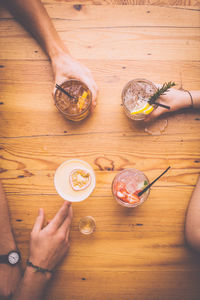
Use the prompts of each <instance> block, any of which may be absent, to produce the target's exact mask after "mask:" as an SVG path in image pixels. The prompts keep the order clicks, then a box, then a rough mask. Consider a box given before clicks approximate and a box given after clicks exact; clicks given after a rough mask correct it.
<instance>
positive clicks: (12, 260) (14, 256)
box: [8, 251, 20, 265]
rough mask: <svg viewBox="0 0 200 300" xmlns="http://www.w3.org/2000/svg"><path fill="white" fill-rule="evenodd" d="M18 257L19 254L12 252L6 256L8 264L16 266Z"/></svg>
mask: <svg viewBox="0 0 200 300" xmlns="http://www.w3.org/2000/svg"><path fill="white" fill-rule="evenodd" d="M19 259H20V256H19V253H18V252H16V251H12V252H10V253H9V254H8V262H9V263H10V264H11V265H16V264H17V263H18V262H19Z"/></svg>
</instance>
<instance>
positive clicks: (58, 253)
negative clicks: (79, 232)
mask: <svg viewBox="0 0 200 300" xmlns="http://www.w3.org/2000/svg"><path fill="white" fill-rule="evenodd" d="M72 216H73V213H72V206H71V204H70V203H69V202H67V201H65V202H64V204H63V205H62V207H61V208H60V210H59V211H58V212H57V214H56V215H55V217H54V218H53V219H52V220H51V221H50V222H49V223H48V225H47V226H45V227H43V225H44V211H43V209H40V210H39V215H38V217H37V219H36V221H35V224H34V226H33V229H32V232H31V239H30V255H29V260H30V261H31V262H32V263H33V264H34V265H36V266H39V267H41V268H44V269H49V270H52V269H53V268H54V267H55V266H56V265H57V264H58V263H59V262H60V261H61V260H62V259H63V257H64V256H65V255H66V253H67V250H68V248H69V231H70V224H71V221H72Z"/></svg>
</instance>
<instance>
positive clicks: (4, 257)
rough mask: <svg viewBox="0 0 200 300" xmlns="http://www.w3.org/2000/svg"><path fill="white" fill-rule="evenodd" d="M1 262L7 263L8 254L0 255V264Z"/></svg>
mask: <svg viewBox="0 0 200 300" xmlns="http://www.w3.org/2000/svg"><path fill="white" fill-rule="evenodd" d="M2 263H4V264H5V263H8V254H5V255H0V264H2Z"/></svg>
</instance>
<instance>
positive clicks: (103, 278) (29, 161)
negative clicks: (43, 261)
mask: <svg viewBox="0 0 200 300" xmlns="http://www.w3.org/2000/svg"><path fill="white" fill-rule="evenodd" d="M141 2H142V4H143V5H122V6H121V5H107V4H120V3H125V4H140V1H131V0H130V1H117V0H116V1H111V0H110V1H109V0H107V1H106V0H105V1H103V0H102V1H100V0H99V1H95V0H94V1H92V0H91V1H89V0H86V1H83V0H82V1H79V3H82V4H84V5H83V6H73V5H74V4H76V2H75V1H64V0H63V1H62V0H61V1H60V0H57V1H56V0H45V1H44V3H45V7H46V8H47V10H48V12H49V14H50V16H51V18H52V19H53V22H54V24H55V26H56V28H57V30H58V31H59V33H60V35H61V37H62V39H63V40H64V41H65V43H66V44H67V45H68V47H69V49H70V52H71V53H72V54H73V56H74V57H75V58H77V59H79V60H80V61H81V62H82V63H84V64H85V65H86V66H88V67H89V68H90V69H91V70H92V72H93V74H94V77H95V79H96V82H97V84H98V86H99V89H100V94H99V98H98V106H97V108H96V110H95V112H94V114H93V115H91V116H90V117H89V118H88V119H86V120H85V121H83V122H82V123H81V124H75V123H72V122H69V121H66V120H65V119H64V118H63V117H62V116H61V114H60V113H59V112H58V111H57V109H56V107H55V106H54V104H53V99H52V96H51V91H52V85H53V78H52V71H51V66H50V63H49V60H48V58H47V57H46V55H45V54H44V52H43V51H42V50H41V48H40V47H39V45H38V44H37V42H36V41H35V40H34V39H33V38H32V37H31V36H30V35H29V34H28V33H27V32H25V31H24V29H23V28H22V27H21V26H20V25H19V24H18V23H17V22H16V21H15V20H14V19H13V18H12V17H11V15H10V14H9V13H8V12H7V11H6V10H5V9H4V8H3V7H1V11H0V22H1V23H0V24H1V27H0V49H1V50H0V52H1V53H0V89H1V94H0V104H1V105H0V155H1V156H0V163H1V165H0V167H1V168H0V178H1V180H2V182H3V186H4V188H5V191H6V195H7V198H8V202H9V207H10V211H11V220H12V226H13V229H14V233H15V236H16V240H17V243H18V246H19V248H20V250H21V252H22V256H23V262H25V260H26V258H27V255H28V246H29V234H30V231H31V228H32V226H33V223H34V220H35V218H36V215H37V213H38V208H39V207H43V208H44V209H45V212H46V218H47V219H51V218H52V217H53V215H54V214H55V212H56V211H57V209H58V208H59V207H60V205H61V204H62V202H63V200H62V199H61V198H60V197H59V195H57V193H56V191H55V188H54V185H53V177H54V173H55V170H56V168H57V167H58V166H59V165H60V164H61V163H62V162H63V161H65V160H67V159H69V158H80V159H84V160H86V161H87V162H88V163H90V164H91V165H92V166H93V168H94V170H95V173H96V179H97V185H96V189H95V191H94V192H93V194H92V195H91V196H90V197H89V198H88V199H87V200H86V201H84V202H82V203H79V204H74V205H73V208H74V219H73V225H72V232H71V248H70V251H69V255H68V256H67V258H66V259H65V260H64V261H63V263H62V264H61V266H59V268H58V271H57V273H56V275H55V278H54V281H53V282H52V284H51V287H50V288H49V290H48V295H47V298H46V299H48V300H60V299H61V300H62V299H63V300H64V299H70V300H71V299H84V300H85V299H87V300H90V299H91V300H94V299H99V300H102V299H105V300H111V299H117V300H125V299H127V300H132V299H134V300H136V299H142V300H147V299H148V300H150V299H152V300H157V299H159V300H165V299H166V300H169V299H173V300H174V299H178V300H180V299H181V300H186V299H188V300H194V299H199V297H200V296H199V294H200V285H199V280H200V262H199V261H200V260H199V256H197V255H196V254H194V253H193V252H192V251H190V250H189V249H188V248H187V246H186V245H185V240H184V221H185V212H186V208H187V204H188V200H189V199H190V196H191V193H192V191H193V189H194V186H195V182H196V179H197V176H198V173H199V171H200V144H199V139H200V130H199V128H200V127H199V125H200V115H199V112H195V111H192V110H187V111H182V112H180V113H177V114H172V115H170V116H167V117H166V116H165V117H164V118H163V119H162V120H161V121H160V122H161V123H162V122H168V124H167V127H166V128H165V130H164V131H163V132H161V133H159V132H156V135H155V134H154V135H150V134H148V133H147V132H146V131H145V125H136V124H135V123H133V122H132V121H130V120H128V119H127V117H126V116H125V114H124V113H123V111H122V107H121V106H120V103H121V99H120V95H121V90H122V88H123V86H124V85H125V84H126V83H127V82H128V81H129V80H131V79H133V78H147V79H150V80H152V81H153V82H157V83H163V82H165V81H170V80H173V81H175V82H176V83H177V88H179V87H183V88H185V89H200V68H199V67H200V39H199V36H200V13H199V5H200V3H199V2H198V1H194V0H191V1H189V0H188V1H187V0H186V1H170V0H169V1H150V2H152V5H147V4H148V3H150V2H149V1H146V0H144V1H141ZM96 4H101V5H96ZM165 120H167V121H165ZM161 125H162V124H161ZM159 126H160V125H159ZM154 131H155V129H154ZM169 165H170V166H171V167H172V169H171V170H170V171H169V172H168V174H167V175H166V176H165V177H163V178H162V179H161V180H160V181H159V182H157V183H156V184H155V186H154V187H153V188H152V190H151V193H150V197H149V199H148V201H147V202H146V203H144V204H143V205H142V206H141V207H138V208H135V209H125V208H123V207H121V206H120V205H118V204H117V203H116V202H115V201H114V199H113V198H112V194H111V182H112V179H113V178H114V176H115V175H116V174H117V172H118V171H120V170H122V169H123V168H130V167H134V168H138V169H140V170H142V171H144V172H145V174H146V175H147V176H148V178H149V179H150V180H153V179H154V178H155V177H156V176H158V175H159V174H160V173H161V172H162V171H163V170H164V169H165V168H166V167H167V166H169ZM86 215H91V216H93V217H94V218H95V219H96V225H97V228H96V232H95V233H94V234H93V235H91V236H84V235H81V233H79V230H78V222H79V219H80V218H81V217H83V216H86Z"/></svg>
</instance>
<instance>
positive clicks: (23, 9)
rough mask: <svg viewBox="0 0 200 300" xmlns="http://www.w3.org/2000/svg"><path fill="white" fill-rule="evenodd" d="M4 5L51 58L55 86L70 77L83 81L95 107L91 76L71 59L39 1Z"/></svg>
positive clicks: (9, 1)
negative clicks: (90, 93) (89, 91)
mask: <svg viewBox="0 0 200 300" xmlns="http://www.w3.org/2000/svg"><path fill="white" fill-rule="evenodd" d="M4 3H5V5H6V6H7V7H8V9H9V10H10V11H11V13H12V14H13V15H14V16H15V17H16V18H17V20H18V21H19V22H20V23H22V25H23V26H24V27H25V28H26V29H27V30H28V31H29V32H31V33H32V35H33V36H34V37H35V38H36V39H37V40H38V42H39V43H40V45H41V46H42V48H43V49H44V51H45V52H46V53H47V54H48V56H49V57H50V60H51V63H52V68H53V73H54V78H55V83H57V84H61V83H62V82H63V81H66V80H67V79H71V78H75V79H78V80H81V81H83V82H84V83H85V84H86V85H87V86H88V87H89V89H90V90H91V92H92V96H93V107H94V106H95V105H96V98H97V92H98V88H97V85H96V83H95V81H94V79H93V76H92V74H91V72H90V70H89V69H88V68H87V67H85V66H84V65H82V64H81V63H80V62H78V61H77V60H75V59H74V58H72V56H71V55H70V53H69V50H68V48H67V47H66V46H65V44H64V43H63V41H62V40H61V38H60V36H59V35H58V33H57V31H56V29H55V27H54V25H53V23H52V21H51V19H50V17H49V15H48V13H47V11H46V9H45V8H44V6H43V4H42V3H41V1H40V0H5V1H4Z"/></svg>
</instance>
